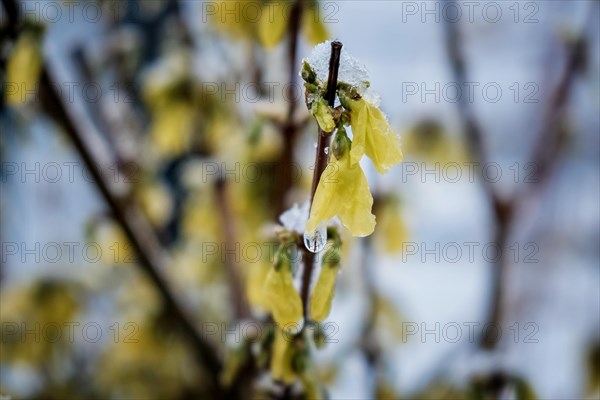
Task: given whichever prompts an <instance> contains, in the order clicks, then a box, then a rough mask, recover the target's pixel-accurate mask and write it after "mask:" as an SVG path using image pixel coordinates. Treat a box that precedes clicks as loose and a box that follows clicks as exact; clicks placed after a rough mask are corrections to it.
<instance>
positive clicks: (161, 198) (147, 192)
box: [138, 183, 173, 226]
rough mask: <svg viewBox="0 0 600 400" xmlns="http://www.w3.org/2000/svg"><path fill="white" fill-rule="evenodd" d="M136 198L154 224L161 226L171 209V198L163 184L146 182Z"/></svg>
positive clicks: (166, 219)
mask: <svg viewBox="0 0 600 400" xmlns="http://www.w3.org/2000/svg"><path fill="white" fill-rule="evenodd" d="M138 199H139V201H140V205H141V207H142V210H143V211H144V213H145V214H146V216H148V218H149V219H150V221H151V222H152V223H153V224H154V225H156V226H163V225H164V224H166V223H167V222H168V220H169V217H170V216H171V212H172V210H173V200H172V199H171V194H170V192H169V190H168V188H167V187H165V185H163V184H160V183H158V184H148V185H144V186H142V187H141V188H140V191H139V192H138Z"/></svg>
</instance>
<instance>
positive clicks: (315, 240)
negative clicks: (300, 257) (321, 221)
mask: <svg viewBox="0 0 600 400" xmlns="http://www.w3.org/2000/svg"><path fill="white" fill-rule="evenodd" d="M326 244H327V228H326V227H325V225H319V227H318V228H317V230H316V231H315V234H314V235H311V234H309V233H308V232H304V246H306V248H307V249H308V251H311V252H313V253H318V252H320V251H322V250H323V249H324V248H325V245H326Z"/></svg>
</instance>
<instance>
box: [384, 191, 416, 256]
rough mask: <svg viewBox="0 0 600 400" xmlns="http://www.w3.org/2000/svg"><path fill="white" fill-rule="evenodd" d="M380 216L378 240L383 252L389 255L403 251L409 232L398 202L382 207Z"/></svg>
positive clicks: (386, 203)
mask: <svg viewBox="0 0 600 400" xmlns="http://www.w3.org/2000/svg"><path fill="white" fill-rule="evenodd" d="M377 214H378V215H379V217H380V218H379V221H380V222H379V228H378V229H377V232H378V233H377V236H378V239H379V240H380V241H381V243H382V245H383V250H384V251H386V252H389V253H393V252H398V251H401V250H402V245H403V244H404V242H406V240H407V239H408V232H407V230H406V226H405V224H404V221H403V219H402V215H401V213H400V209H399V207H398V205H397V204H396V202H394V201H387V202H385V203H384V205H382V207H381V213H380V214H379V213H377Z"/></svg>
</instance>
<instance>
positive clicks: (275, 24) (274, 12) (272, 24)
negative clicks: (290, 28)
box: [258, 1, 287, 49]
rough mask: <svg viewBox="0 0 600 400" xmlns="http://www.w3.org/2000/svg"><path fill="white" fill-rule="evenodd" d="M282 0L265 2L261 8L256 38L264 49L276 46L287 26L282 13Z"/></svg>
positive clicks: (283, 6)
mask: <svg viewBox="0 0 600 400" xmlns="http://www.w3.org/2000/svg"><path fill="white" fill-rule="evenodd" d="M285 5H286V4H285V3H284V2H278V1H276V2H272V3H267V4H266V5H265V7H263V8H262V12H261V15H260V21H259V24H258V38H259V39H260V42H261V43H262V45H263V46H264V47H265V48H266V49H272V48H273V47H275V46H277V44H278V43H279V42H281V39H283V36H284V35H285V30H286V28H287V20H286V18H285V16H284V15H283V12H284V9H285Z"/></svg>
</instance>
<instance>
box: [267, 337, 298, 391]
mask: <svg viewBox="0 0 600 400" xmlns="http://www.w3.org/2000/svg"><path fill="white" fill-rule="evenodd" d="M293 358H294V342H293V340H292V337H291V335H287V334H286V333H285V332H283V331H282V330H281V329H279V328H275V340H274V342H273V354H272V355H271V375H272V376H273V379H275V380H278V381H283V382H285V383H288V384H289V383H292V382H294V379H295V378H296V374H295V373H294V369H293V368H292V359H293Z"/></svg>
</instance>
